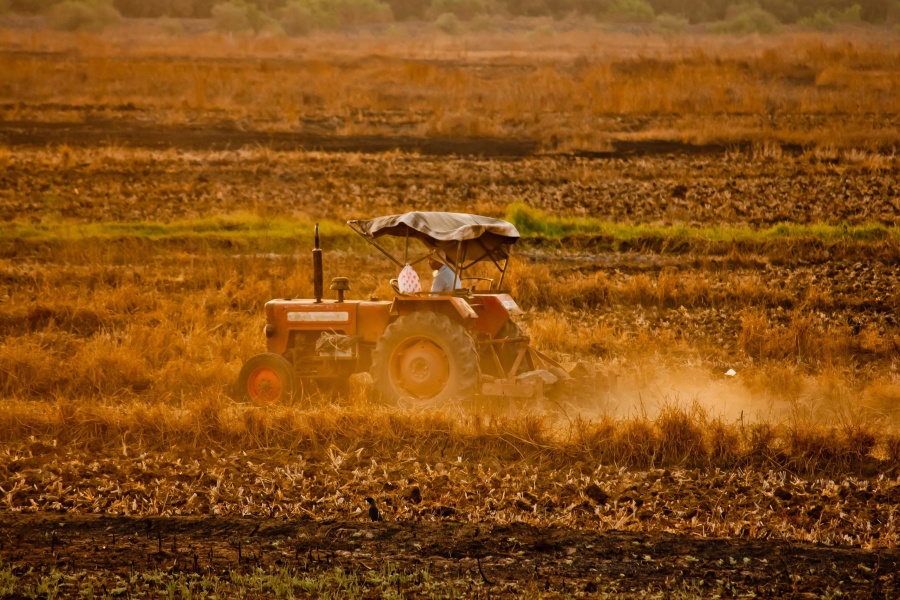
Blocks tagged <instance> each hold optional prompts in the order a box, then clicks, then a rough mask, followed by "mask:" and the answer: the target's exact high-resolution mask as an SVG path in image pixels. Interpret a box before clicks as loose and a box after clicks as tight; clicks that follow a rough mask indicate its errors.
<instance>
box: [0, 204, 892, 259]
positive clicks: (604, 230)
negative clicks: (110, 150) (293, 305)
mask: <svg viewBox="0 0 900 600" xmlns="http://www.w3.org/2000/svg"><path fill="white" fill-rule="evenodd" d="M506 219H507V220H508V221H510V222H511V223H512V224H513V225H515V226H516V228H517V229H518V230H519V233H520V234H521V235H522V237H523V238H524V239H526V240H528V239H532V240H540V239H546V240H558V239H562V238H569V237H605V238H609V239H610V241H633V240H642V239H644V240H647V239H660V240H672V241H710V242H739V241H749V242H766V241H770V240H780V239H810V238H812V239H818V240H822V241H824V242H838V241H853V242H874V241H883V240H888V239H891V240H894V241H900V228H898V227H896V226H891V227H888V226H885V225H881V224H877V223H876V224H864V225H828V224H823V223H817V224H797V223H780V224H778V225H774V226H772V227H769V228H766V229H754V228H751V227H746V226H712V227H705V226H692V225H652V224H634V223H616V222H611V221H602V220H599V219H594V218H591V217H559V216H552V215H548V214H547V213H545V212H544V211H541V210H537V209H533V208H530V207H529V206H527V205H525V204H524V203H514V204H511V205H510V206H509V207H508V209H507V212H506ZM315 224H316V223H315V222H314V221H312V220H310V219H302V218H301V219H297V218H294V219H286V218H265V217H262V216H259V215H256V214H252V213H234V214H228V215H218V216H213V217H206V218H201V219H189V220H179V221H169V222H153V221H135V222H101V223H82V222H76V221H68V220H64V219H59V218H48V219H44V220H43V221H41V222H38V223H32V222H18V221H14V222H11V223H7V224H5V225H3V226H0V240H7V241H9V240H21V241H32V242H62V243H66V242H68V243H72V242H78V241H87V240H100V241H103V240H110V241H112V240H117V239H141V240H149V241H166V240H170V241H201V242H202V241H209V242H211V243H212V242H229V243H231V244H237V245H241V246H245V247H251V248H255V249H257V250H268V251H279V250H289V249H296V248H308V247H312V242H313V229H314V227H315ZM319 232H320V236H321V239H322V245H323V247H327V248H339V247H344V248H346V247H364V246H365V243H364V242H363V241H362V239H361V238H360V237H359V236H357V235H356V234H355V233H354V232H353V231H352V230H351V229H350V227H349V226H347V225H346V224H345V223H340V222H337V221H331V220H322V221H319ZM384 242H385V243H387V244H388V245H389V244H390V242H389V241H388V240H384Z"/></svg>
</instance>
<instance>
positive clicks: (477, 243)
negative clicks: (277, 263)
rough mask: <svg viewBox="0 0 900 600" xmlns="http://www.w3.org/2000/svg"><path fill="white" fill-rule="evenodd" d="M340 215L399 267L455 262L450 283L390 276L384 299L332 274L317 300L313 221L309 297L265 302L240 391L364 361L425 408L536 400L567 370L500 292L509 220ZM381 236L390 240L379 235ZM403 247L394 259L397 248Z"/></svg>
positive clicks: (327, 376)
mask: <svg viewBox="0 0 900 600" xmlns="http://www.w3.org/2000/svg"><path fill="white" fill-rule="evenodd" d="M348 225H349V226H350V227H351V228H352V229H353V230H354V231H355V232H356V233H358V234H359V235H360V236H362V237H363V238H364V239H365V240H366V241H367V242H369V243H371V244H372V245H373V246H375V247H376V248H378V249H379V250H380V251H381V252H382V253H383V254H384V255H385V256H386V257H388V258H389V259H390V260H392V261H393V262H394V263H396V264H397V266H398V267H401V268H403V267H404V266H405V265H413V266H414V265H416V264H418V263H421V262H423V261H426V260H439V261H440V262H442V263H443V264H445V265H447V266H448V267H450V269H452V273H453V277H455V278H456V281H455V282H454V283H455V285H454V287H456V288H457V289H454V290H453V291H452V292H446V293H432V292H427V291H422V292H414V293H401V291H400V287H399V286H398V285H397V284H396V280H392V282H391V284H392V287H393V288H394V291H395V294H394V298H393V299H392V300H377V299H370V300H348V299H345V298H344V293H345V292H347V291H349V290H350V286H349V280H348V279H347V278H345V277H335V278H334V279H333V280H332V283H331V289H332V290H333V291H335V292H336V296H337V297H336V298H334V299H323V297H322V296H323V291H322V290H323V281H322V280H323V275H322V250H321V249H320V248H319V234H318V226H317V228H316V239H315V249H314V250H313V277H314V279H313V287H314V295H315V298H314V299H290V300H283V299H276V300H270V301H269V302H267V303H266V307H265V310H266V326H265V335H266V339H267V343H268V352H266V353H264V354H259V355H256V356H254V357H252V358H251V359H250V360H248V361H247V362H246V363H245V364H244V366H243V368H242V369H241V372H240V375H239V377H238V381H237V388H236V395H237V397H238V398H239V399H242V400H250V401H252V402H254V403H256V404H259V405H269V404H274V403H277V402H281V401H283V400H285V399H287V398H290V397H291V396H295V395H298V394H302V391H303V389H304V387H305V386H306V385H308V384H309V383H311V382H312V381H315V382H317V383H318V384H320V385H322V384H324V385H325V386H329V387H332V388H333V389H336V390H338V391H341V390H346V389H347V387H348V385H349V378H350V376H351V375H352V374H354V373H362V372H366V371H368V372H370V373H371V376H372V379H373V381H374V384H375V386H376V388H377V389H378V391H379V392H380V393H381V395H382V396H383V397H385V398H386V399H389V400H393V401H396V402H399V403H403V404H406V405H410V406H419V407H430V406H439V405H441V404H443V403H444V402H446V401H448V400H451V399H462V398H468V397H472V396H476V395H485V396H506V397H517V398H541V397H542V396H543V395H544V393H545V391H546V389H545V388H547V386H551V385H559V384H561V382H559V383H558V382H557V380H558V379H559V378H562V379H566V378H567V375H566V373H565V371H564V370H562V367H561V366H560V365H559V364H558V363H556V362H555V361H553V360H552V359H550V358H549V357H547V356H546V355H544V354H542V353H540V352H538V351H536V350H535V349H534V348H532V347H531V346H530V345H529V339H528V337H527V336H525V335H523V334H522V332H521V330H520V329H519V328H518V327H517V326H516V324H515V323H514V322H513V321H512V317H515V316H516V315H520V314H522V311H521V309H520V308H519V306H518V305H517V304H516V302H515V300H513V298H512V297H511V296H510V295H509V293H508V292H506V291H503V281H504V276H505V275H506V270H507V266H508V264H509V250H510V246H511V245H512V244H514V243H515V242H516V241H517V240H518V239H519V232H518V231H516V228H515V227H514V226H513V225H512V224H510V223H507V222H506V221H502V220H500V219H492V218H487V217H481V216H477V215H468V214H459V213H445V212H411V213H406V214H402V215H392V216H387V217H380V218H377V219H371V220H367V221H350V222H349V223H348ZM385 236H391V237H394V238H399V239H395V241H394V242H393V243H392V245H391V244H385V243H383V242H385V241H386V239H387V238H386V237H385ZM411 242H412V244H413V248H412V249H411V248H410V244H411ZM391 247H393V251H391ZM411 251H412V252H413V254H416V255H417V256H413V255H411ZM400 253H402V255H403V257H402V258H403V260H401V259H400V258H398V257H396V256H394V254H400ZM476 265H482V268H481V271H484V270H485V269H484V267H483V266H484V265H486V266H488V267H491V266H493V267H494V268H495V269H496V271H497V272H498V273H499V275H498V276H497V278H496V279H494V278H487V277H469V276H467V272H471V271H475V270H476V269H473V267H475V266H476ZM491 270H493V269H491Z"/></svg>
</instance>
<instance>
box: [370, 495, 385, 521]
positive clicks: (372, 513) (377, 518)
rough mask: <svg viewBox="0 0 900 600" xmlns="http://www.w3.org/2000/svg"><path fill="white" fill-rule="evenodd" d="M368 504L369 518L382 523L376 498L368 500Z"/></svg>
mask: <svg viewBox="0 0 900 600" xmlns="http://www.w3.org/2000/svg"><path fill="white" fill-rule="evenodd" d="M366 502H368V503H369V518H370V519H372V520H373V521H381V520H382V518H381V513H380V512H378V507H377V506H375V498H370V497H367V498H366Z"/></svg>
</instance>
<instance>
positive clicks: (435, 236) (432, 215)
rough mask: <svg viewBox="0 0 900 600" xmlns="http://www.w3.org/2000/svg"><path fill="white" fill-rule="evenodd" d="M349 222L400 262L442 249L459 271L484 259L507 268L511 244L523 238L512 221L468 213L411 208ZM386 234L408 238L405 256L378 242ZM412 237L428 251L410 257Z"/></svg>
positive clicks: (501, 267)
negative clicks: (398, 254)
mask: <svg viewBox="0 0 900 600" xmlns="http://www.w3.org/2000/svg"><path fill="white" fill-rule="evenodd" d="M348 225H350V227H351V228H352V229H353V230H354V231H356V232H357V233H358V234H360V235H361V236H362V237H363V238H365V239H366V240H367V241H368V242H370V243H371V244H372V245H374V246H375V247H377V248H378V249H379V250H381V251H382V252H383V253H384V254H385V255H386V256H387V257H388V258H390V259H391V260H393V261H394V262H395V263H397V264H398V265H400V266H403V265H404V264H406V263H411V264H414V263H415V262H419V261H421V260H424V259H425V258H428V257H431V256H436V255H438V252H440V255H442V257H443V259H444V261H445V262H447V263H448V264H449V266H451V267H453V269H454V270H455V271H463V270H465V269H466V268H468V267H470V266H472V265H473V264H475V263H477V262H481V261H491V262H493V263H494V264H495V265H496V266H497V268H498V269H500V271H501V272H502V271H505V266H506V265H505V263H506V261H507V260H508V258H509V249H510V246H511V245H512V244H514V243H515V242H516V241H518V239H519V232H518V231H517V230H516V228H515V226H514V225H513V224H512V223H508V222H506V221H503V220H501V219H493V218H491V217H482V216H480V215H469V214H464V213H451V212H409V213H405V214H402V215H389V216H386V217H378V218H376V219H369V220H367V221H359V220H355V221H349V222H348ZM383 236H392V237H396V238H406V240H407V243H406V246H405V251H404V253H405V256H404V259H405V260H403V261H401V260H399V259H398V258H396V257H394V256H393V255H392V254H391V253H390V252H389V251H388V250H387V249H386V248H385V247H383V246H382V245H380V244H378V243H377V242H376V240H377V239H378V238H380V237H383ZM409 238H413V239H417V240H419V241H420V242H422V243H423V244H424V245H425V246H426V248H427V249H428V251H429V252H428V254H426V255H425V256H424V257H420V258H419V259H418V260H413V261H410V260H409ZM501 262H502V263H503V265H502V266H501Z"/></svg>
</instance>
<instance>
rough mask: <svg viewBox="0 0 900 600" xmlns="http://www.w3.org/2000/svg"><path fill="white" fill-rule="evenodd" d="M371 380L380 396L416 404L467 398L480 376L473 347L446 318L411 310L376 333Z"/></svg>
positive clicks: (462, 330) (463, 332) (426, 405)
mask: <svg viewBox="0 0 900 600" xmlns="http://www.w3.org/2000/svg"><path fill="white" fill-rule="evenodd" d="M372 379H373V380H374V381H375V386H376V387H377V388H378V390H379V391H380V392H381V394H382V395H383V396H384V397H385V398H387V399H390V400H393V401H396V402H398V403H401V404H409V405H410V406H413V407H417V408H431V407H436V406H440V405H441V404H443V403H445V402H446V401H448V400H451V399H457V398H467V397H470V396H472V395H473V394H475V393H476V392H477V388H478V382H479V380H480V379H481V372H480V368H479V360H478V347H477V346H476V344H475V340H473V339H472V336H470V335H469V334H468V332H466V330H465V328H463V326H462V325H460V324H459V323H456V322H455V321H453V320H451V319H450V318H449V317H446V316H444V315H441V314H437V313H432V312H416V313H412V314H410V315H406V316H403V317H400V318H399V319H397V320H396V321H394V322H393V323H391V324H390V325H388V327H387V329H385V330H384V334H383V335H382V336H381V338H379V340H378V343H377V344H376V345H375V351H374V352H373V353H372Z"/></svg>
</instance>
